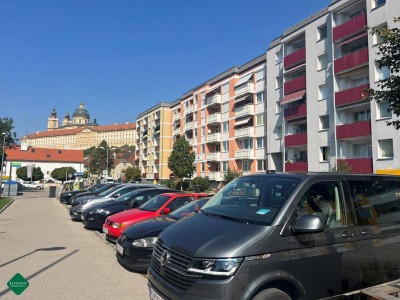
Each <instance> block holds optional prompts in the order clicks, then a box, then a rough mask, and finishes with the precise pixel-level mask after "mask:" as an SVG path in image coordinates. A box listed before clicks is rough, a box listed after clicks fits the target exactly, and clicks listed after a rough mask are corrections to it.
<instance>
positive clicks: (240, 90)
mask: <svg viewBox="0 0 400 300" xmlns="http://www.w3.org/2000/svg"><path fill="white" fill-rule="evenodd" d="M235 92H236V97H240V96H244V95H246V94H250V93H254V83H251V82H248V83H246V84H242V85H240V86H238V87H237V88H235Z"/></svg>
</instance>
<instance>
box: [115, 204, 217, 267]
mask: <svg viewBox="0 0 400 300" xmlns="http://www.w3.org/2000/svg"><path fill="white" fill-rule="evenodd" d="M209 199H210V198H209V197H205V198H201V199H199V200H196V201H192V202H190V203H188V204H186V205H184V206H182V207H180V208H178V209H177V210H175V211H174V212H173V213H171V214H169V215H167V216H162V217H157V218H153V219H149V220H146V221H143V222H141V223H138V224H135V225H132V226H130V227H128V228H127V229H126V230H124V232H123V233H122V235H121V236H120V237H119V238H118V240H117V243H116V249H117V254H116V256H117V259H118V262H119V263H120V264H121V265H122V266H124V267H125V268H127V269H129V270H134V271H139V272H145V271H146V270H147V268H148V267H149V265H150V260H151V254H152V252H153V247H154V244H155V242H156V240H157V237H158V235H159V234H160V232H161V231H163V230H164V229H165V228H167V227H169V226H171V225H172V224H174V223H175V222H176V221H178V220H180V219H183V218H186V217H188V216H190V215H192V214H193V213H194V212H197V211H199V210H200V208H201V207H202V206H203V205H204V204H205V203H206V202H207V201H208V200H209Z"/></svg>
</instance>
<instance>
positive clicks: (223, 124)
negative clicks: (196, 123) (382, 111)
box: [222, 121, 229, 132]
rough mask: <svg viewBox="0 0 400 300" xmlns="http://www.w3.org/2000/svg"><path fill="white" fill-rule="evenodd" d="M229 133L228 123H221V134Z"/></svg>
mask: <svg viewBox="0 0 400 300" xmlns="http://www.w3.org/2000/svg"><path fill="white" fill-rule="evenodd" d="M228 131H229V122H228V121H226V122H223V123H222V132H228Z"/></svg>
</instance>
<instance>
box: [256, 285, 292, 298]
mask: <svg viewBox="0 0 400 300" xmlns="http://www.w3.org/2000/svg"><path fill="white" fill-rule="evenodd" d="M253 300H292V298H291V297H290V296H289V295H288V294H286V293H285V292H283V291H281V290H279V289H275V288H271V289H267V290H264V291H262V292H260V293H258V294H257V295H256V296H255V297H254V298H253Z"/></svg>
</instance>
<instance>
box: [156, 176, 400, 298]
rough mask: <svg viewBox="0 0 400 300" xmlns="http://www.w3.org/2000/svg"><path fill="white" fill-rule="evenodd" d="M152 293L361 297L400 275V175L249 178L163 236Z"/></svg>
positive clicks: (163, 295)
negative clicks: (361, 290)
mask: <svg viewBox="0 0 400 300" xmlns="http://www.w3.org/2000/svg"><path fill="white" fill-rule="evenodd" d="M148 278H149V289H150V299H158V300H159V299H185V300H188V299H196V300H197V299H207V300H210V299H218V300H219V299H229V300H232V299H254V300H260V299H273V300H279V299H322V298H336V297H338V298H342V296H343V295H345V296H346V295H347V296H350V295H351V296H352V299H357V298H358V295H357V294H356V291H358V290H359V289H361V288H365V287H369V286H373V285H377V284H381V283H384V282H388V281H392V280H396V279H400V177H399V176H397V177H396V176H384V175H355V174H338V173H314V174H312V173H308V174H290V173H282V174H278V173H276V174H260V175H248V176H242V177H240V178H238V179H236V180H234V181H232V182H230V183H229V184H228V185H227V186H226V187H224V188H223V189H222V190H220V191H219V192H218V193H217V194H215V195H214V196H213V197H212V198H211V200H209V202H208V203H207V204H206V205H205V206H203V208H202V210H201V212H199V213H197V214H195V215H193V216H192V217H190V218H187V219H184V220H183V221H180V222H177V223H176V224H174V225H172V226H170V227H169V228H168V229H166V230H164V231H163V232H162V233H161V235H160V236H159V238H158V241H157V243H156V246H155V248H154V251H153V256H152V261H151V265H150V268H149V270H148Z"/></svg>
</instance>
